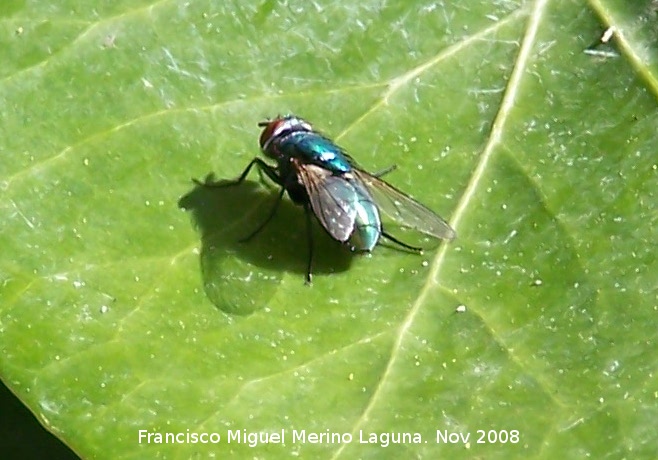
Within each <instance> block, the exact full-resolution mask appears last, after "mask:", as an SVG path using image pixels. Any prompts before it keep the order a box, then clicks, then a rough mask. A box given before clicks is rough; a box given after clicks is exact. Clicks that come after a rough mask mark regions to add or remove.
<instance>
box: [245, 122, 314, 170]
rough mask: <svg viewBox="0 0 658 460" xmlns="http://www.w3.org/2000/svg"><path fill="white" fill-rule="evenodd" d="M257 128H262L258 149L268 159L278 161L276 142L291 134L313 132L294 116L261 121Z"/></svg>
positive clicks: (307, 124) (307, 123)
mask: <svg viewBox="0 0 658 460" xmlns="http://www.w3.org/2000/svg"><path fill="white" fill-rule="evenodd" d="M258 126H260V127H261V128H263V132H262V133H261V134H260V149H261V150H262V151H263V153H264V154H265V155H267V156H268V157H270V158H274V159H277V160H278V159H279V157H280V153H278V150H277V149H276V141H277V140H279V139H282V138H284V137H286V136H287V135H289V134H291V133H293V132H299V131H302V132H310V131H313V127H312V126H311V124H310V123H309V122H308V121H306V120H303V119H301V118H299V117H297V116H295V115H286V116H281V115H278V116H277V117H276V118H275V119H274V120H267V121H261V122H260V123H258Z"/></svg>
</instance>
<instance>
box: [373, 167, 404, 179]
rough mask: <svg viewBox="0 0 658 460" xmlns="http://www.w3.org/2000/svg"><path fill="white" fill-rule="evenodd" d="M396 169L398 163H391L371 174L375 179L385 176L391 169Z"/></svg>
mask: <svg viewBox="0 0 658 460" xmlns="http://www.w3.org/2000/svg"><path fill="white" fill-rule="evenodd" d="M396 169H398V165H391V166H389V167H388V168H384V169H382V170H381V171H377V172H376V173H374V174H373V176H375V177H376V178H377V179H379V178H380V177H382V176H385V175H386V174H388V173H390V172H391V171H395V170H396Z"/></svg>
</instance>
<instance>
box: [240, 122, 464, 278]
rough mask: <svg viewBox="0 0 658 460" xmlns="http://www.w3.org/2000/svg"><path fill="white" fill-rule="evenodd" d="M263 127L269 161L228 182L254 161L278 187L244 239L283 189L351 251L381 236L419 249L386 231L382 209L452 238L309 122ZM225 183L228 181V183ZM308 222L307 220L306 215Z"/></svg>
mask: <svg viewBox="0 0 658 460" xmlns="http://www.w3.org/2000/svg"><path fill="white" fill-rule="evenodd" d="M258 125H259V126H260V127H262V128H263V131H262V133H261V135H260V141H259V142H260V148H261V150H262V152H263V153H264V154H265V156H267V157H268V158H271V159H272V160H274V161H276V165H275V166H272V165H269V164H267V163H266V162H264V161H263V160H261V159H260V158H254V159H253V160H252V161H251V163H249V166H247V168H246V169H245V170H244V171H243V173H242V175H241V176H240V177H239V178H238V179H236V180H235V181H233V182H231V183H230V184H239V183H240V182H242V181H243V180H244V179H245V177H246V176H247V174H248V173H249V171H250V170H251V168H252V167H253V166H254V165H256V166H258V168H259V169H260V170H261V171H262V172H264V173H265V175H266V176H267V177H269V178H270V179H271V180H272V181H274V182H275V183H276V184H278V185H280V186H281V190H280V192H279V196H278V199H277V201H276V203H275V204H274V207H273V209H272V211H271V212H270V215H269V217H268V218H267V219H266V220H265V221H264V222H263V223H262V224H261V225H260V226H259V227H258V228H257V229H256V230H255V231H254V232H252V233H251V234H250V235H249V237H247V239H249V238H251V237H253V236H255V235H256V234H257V233H258V232H260V230H262V228H263V227H264V226H265V224H267V222H269V220H270V219H271V218H272V217H273V216H274V214H275V212H276V209H277V208H278V205H279V203H280V201H281V198H282V196H283V194H284V192H287V193H288V196H290V198H291V199H292V200H293V201H294V202H295V203H296V204H298V205H301V206H302V207H303V208H304V210H305V211H306V214H307V216H308V215H309V213H311V212H312V214H313V215H315V217H316V218H317V220H318V222H319V223H320V225H321V226H322V228H324V230H325V231H326V232H327V233H328V234H329V235H330V236H331V237H332V238H333V239H335V240H336V241H340V242H341V243H344V244H346V245H347V246H348V247H349V248H350V249H351V250H352V251H371V250H372V249H374V247H375V246H376V245H377V242H378V241H379V239H380V238H381V237H384V238H387V239H389V240H391V241H393V242H394V243H397V244H398V245H400V246H402V247H404V248H406V249H409V250H412V251H417V252H420V251H421V249H420V248H417V247H414V246H410V245H408V244H406V243H403V242H402V241H400V240H398V239H396V238H395V237H393V236H392V235H390V234H389V233H387V232H386V231H385V230H384V228H383V226H382V219H381V214H382V213H383V214H385V215H386V216H388V217H389V218H391V219H392V220H393V221H395V222H397V223H398V224H400V225H402V226H406V227H410V228H413V229H415V230H417V231H419V232H421V233H424V234H426V235H430V236H434V237H436V238H443V239H452V238H454V236H455V233H454V230H453V229H452V228H450V225H448V223H447V222H446V221H445V220H443V219H442V218H441V217H439V216H438V215H436V214H435V213H434V212H432V211H431V210H429V209H428V208H427V207H425V206H423V205H422V204H420V203H419V202H417V201H416V200H414V199H413V198H411V197H409V196H408V195H406V194H405V193H403V192H401V191H399V190H398V189H396V188H395V187H393V186H392V185H390V184H388V183H387V182H385V181H383V180H382V179H380V176H381V174H380V175H373V174H370V173H368V172H366V171H364V170H362V169H360V168H359V167H358V166H357V165H356V164H355V163H354V161H353V160H352V158H351V157H350V156H348V155H347V154H346V153H345V151H344V150H343V149H342V148H341V147H339V146H338V145H336V144H335V143H334V142H333V141H332V140H331V139H329V138H328V137H326V136H324V135H322V134H320V133H319V132H317V131H315V130H314V129H313V127H312V126H311V124H310V123H308V122H307V121H304V120H303V119H301V118H299V117H296V116H294V115H288V116H283V117H282V116H279V117H277V118H275V119H274V120H271V121H265V122H261V123H259V124H258ZM230 184H229V185H230ZM307 222H310V221H308V219H307ZM307 231H308V235H309V259H308V267H307V277H306V278H307V282H310V281H311V271H312V260H313V243H312V239H311V227H310V225H307Z"/></svg>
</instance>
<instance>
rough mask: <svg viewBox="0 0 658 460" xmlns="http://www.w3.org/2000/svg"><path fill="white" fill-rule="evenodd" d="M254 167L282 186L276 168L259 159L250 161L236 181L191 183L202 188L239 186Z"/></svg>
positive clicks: (196, 181) (195, 181) (194, 180)
mask: <svg viewBox="0 0 658 460" xmlns="http://www.w3.org/2000/svg"><path fill="white" fill-rule="evenodd" d="M254 165H256V166H257V167H258V170H259V171H260V172H263V173H265V175H266V176H267V177H269V178H270V179H271V180H272V181H274V182H275V183H277V184H279V185H281V186H283V180H282V179H281V176H279V173H278V172H277V170H276V168H274V167H272V166H270V165H268V164H267V163H265V162H264V161H263V160H261V159H260V158H254V159H253V160H251V162H250V163H249V164H248V165H247V167H246V168H245V169H244V171H242V174H240V177H238V178H237V179H233V180H224V181H219V182H210V183H209V182H201V181H199V180H197V179H192V181H193V182H194V183H195V184H197V185H200V186H203V187H230V186H233V185H239V184H241V183H242V182H243V181H244V180H245V179H246V177H247V175H248V174H249V171H251V168H253V166H254Z"/></svg>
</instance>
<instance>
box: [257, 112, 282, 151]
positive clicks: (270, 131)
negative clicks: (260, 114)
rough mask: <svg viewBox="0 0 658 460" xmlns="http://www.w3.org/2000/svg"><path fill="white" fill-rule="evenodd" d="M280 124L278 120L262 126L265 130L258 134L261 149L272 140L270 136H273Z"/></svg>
mask: <svg viewBox="0 0 658 460" xmlns="http://www.w3.org/2000/svg"><path fill="white" fill-rule="evenodd" d="M280 124H281V119H280V118H277V119H275V120H272V121H270V122H269V123H267V124H263V125H264V126H265V128H264V129H263V132H262V133H261V134H260V140H259V143H260V148H261V149H263V148H264V147H265V144H266V143H267V141H269V140H270V139H271V138H272V136H273V135H274V133H275V132H276V129H277V128H278V127H279V125H280ZM259 125H260V124H259ZM263 125H261V126H263Z"/></svg>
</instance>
